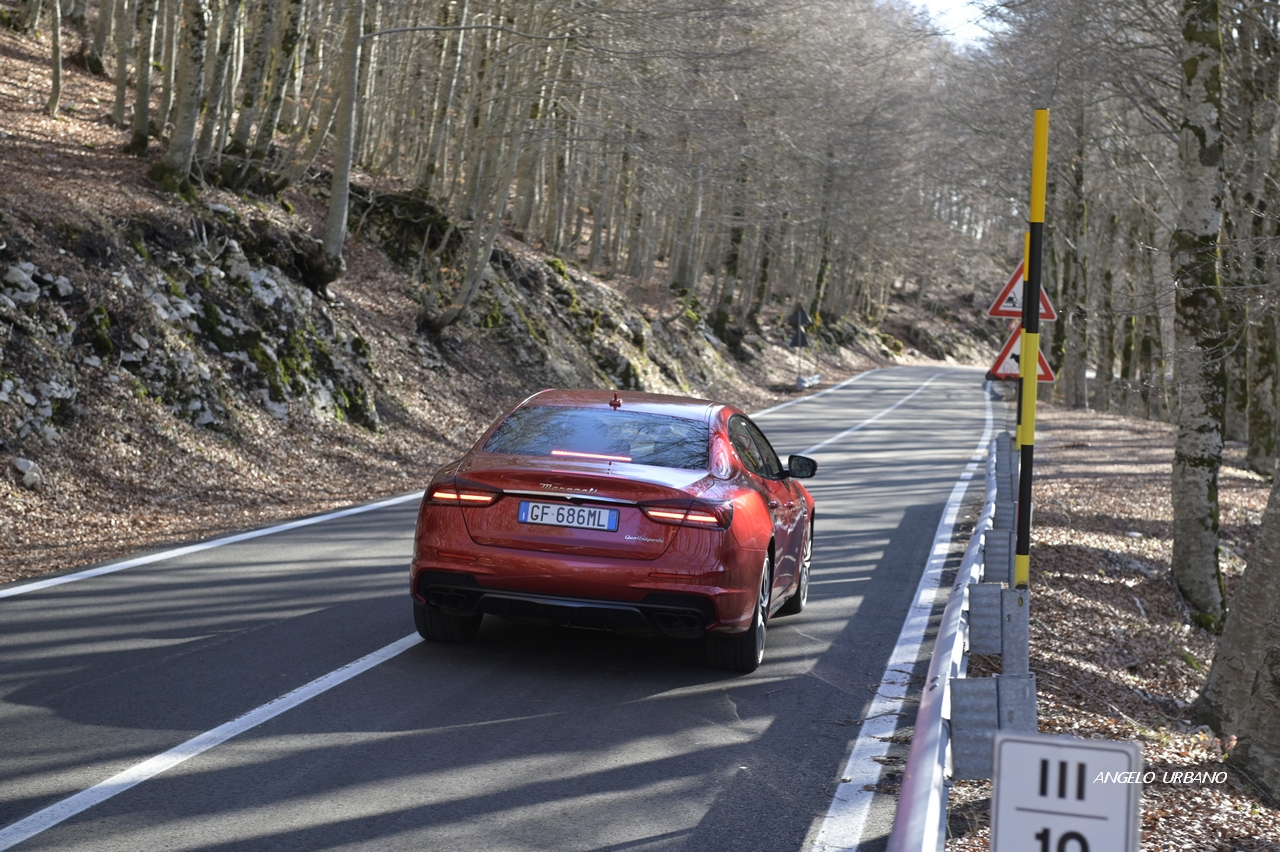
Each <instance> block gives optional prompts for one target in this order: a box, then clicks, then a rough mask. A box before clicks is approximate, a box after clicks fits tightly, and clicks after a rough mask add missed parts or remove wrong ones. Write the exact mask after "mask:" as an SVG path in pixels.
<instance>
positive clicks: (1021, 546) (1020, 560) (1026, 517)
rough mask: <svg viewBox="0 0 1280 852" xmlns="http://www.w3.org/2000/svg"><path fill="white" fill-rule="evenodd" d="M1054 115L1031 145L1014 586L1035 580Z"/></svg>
mask: <svg viewBox="0 0 1280 852" xmlns="http://www.w3.org/2000/svg"><path fill="white" fill-rule="evenodd" d="M1048 164H1049V111H1048V110H1047V109H1038V110H1036V122H1035V134H1034V136H1033V140H1032V145H1031V233H1030V237H1029V243H1030V245H1029V246H1028V249H1027V260H1026V263H1027V267H1026V269H1027V277H1026V282H1025V284H1024V285H1023V288H1022V354H1021V357H1020V358H1019V363H1018V367H1019V373H1020V374H1021V377H1022V427H1021V429H1022V436H1021V437H1022V447H1021V451H1022V459H1021V463H1020V464H1019V466H1018V474H1019V477H1018V478H1019V481H1018V536H1017V540H1016V543H1015V546H1014V554H1015V555H1014V561H1013V581H1014V586H1015V587H1016V588H1019V589H1025V588H1027V585H1028V583H1029V581H1030V577H1031V470H1032V464H1033V462H1034V457H1035V442H1036V390H1037V387H1038V380H1039V376H1040V274H1041V270H1042V267H1043V263H1042V259H1043V255H1044V200H1045V188H1046V183H1047V178H1048V171H1049V166H1048Z"/></svg>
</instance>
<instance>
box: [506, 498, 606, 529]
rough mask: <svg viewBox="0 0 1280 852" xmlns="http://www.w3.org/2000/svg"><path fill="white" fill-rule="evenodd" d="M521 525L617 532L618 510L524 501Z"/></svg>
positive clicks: (522, 502)
mask: <svg viewBox="0 0 1280 852" xmlns="http://www.w3.org/2000/svg"><path fill="white" fill-rule="evenodd" d="M520 523H522V524H542V525H544V526H549V527H576V528H578V529H584V530H604V531H605V532H617V531H618V510H617V509H597V508H591V507H587V506H566V505H565V504H564V503H533V502H530V501H528V500H523V501H521V503H520Z"/></svg>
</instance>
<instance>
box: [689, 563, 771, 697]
mask: <svg viewBox="0 0 1280 852" xmlns="http://www.w3.org/2000/svg"><path fill="white" fill-rule="evenodd" d="M770 567H771V565H770V562H769V557H768V556H766V557H765V559H764V571H763V572H761V577H760V593H759V594H757V595H756V607H755V612H753V613H752V615H751V626H750V627H749V628H747V629H746V630H745V631H744V632H742V633H738V634H735V635H733V636H714V635H711V636H707V637H706V638H705V639H704V640H703V641H704V642H705V643H706V644H705V645H704V648H705V651H706V659H707V665H709V666H711V667H712V668H716V669H728V670H729V671H735V672H753V671H755V670H756V669H758V668H760V662H761V661H762V660H763V659H764V638H765V628H766V627H767V625H768V621H769V593H770V590H771V588H772V584H773V578H772V576H771V575H772V572H771V571H770V570H769V569H770Z"/></svg>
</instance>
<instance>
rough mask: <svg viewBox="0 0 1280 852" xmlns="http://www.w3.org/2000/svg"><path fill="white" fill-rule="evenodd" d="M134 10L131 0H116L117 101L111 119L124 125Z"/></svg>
mask: <svg viewBox="0 0 1280 852" xmlns="http://www.w3.org/2000/svg"><path fill="white" fill-rule="evenodd" d="M133 11H134V6H133V3H131V2H130V0H116V14H117V18H116V101H115V105H114V106H113V107H112V109H111V120H112V122H113V123H114V124H115V126H116V127H124V110H125V105H126V101H127V99H128V97H129V43H130V42H131V41H132V40H133V27H132V26H131V24H132V23H133Z"/></svg>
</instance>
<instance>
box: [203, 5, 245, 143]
mask: <svg viewBox="0 0 1280 852" xmlns="http://www.w3.org/2000/svg"><path fill="white" fill-rule="evenodd" d="M240 2H241V0H229V2H228V3H227V5H226V6H225V7H224V8H223V10H222V30H221V35H220V37H219V41H218V54H217V61H215V62H214V65H213V76H212V78H211V79H210V80H209V98H208V101H207V103H208V107H207V108H206V110H205V114H204V126H203V127H201V128H200V141H199V142H198V143H197V145H196V160H197V162H200V163H205V162H207V161H208V160H209V157H210V155H211V154H212V152H213V141H214V138H215V136H216V135H217V130H218V127H219V125H220V124H221V123H222V120H223V110H224V106H225V105H224V101H229V100H230V98H228V97H226V94H227V77H228V74H229V71H230V68H231V51H232V48H233V47H234V46H235V43H236V29H237V28H238V27H239V26H240Z"/></svg>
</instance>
